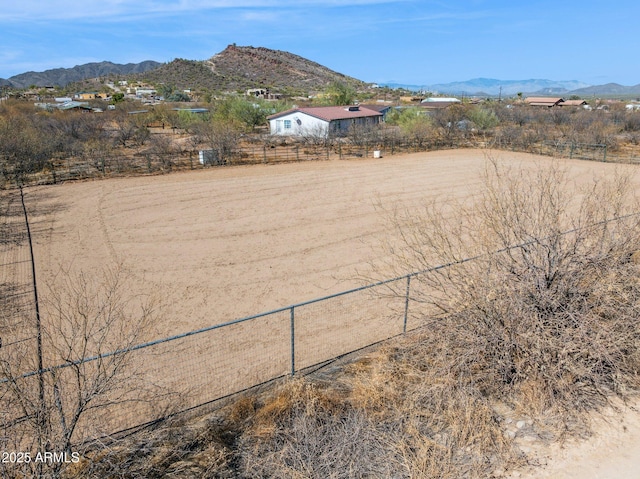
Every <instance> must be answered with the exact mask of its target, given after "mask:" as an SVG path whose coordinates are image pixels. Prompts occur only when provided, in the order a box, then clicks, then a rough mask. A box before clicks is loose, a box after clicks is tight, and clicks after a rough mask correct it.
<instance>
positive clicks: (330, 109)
mask: <svg viewBox="0 0 640 479" xmlns="http://www.w3.org/2000/svg"><path fill="white" fill-rule="evenodd" d="M296 112H298V113H305V114H307V115H309V116H313V117H315V118H319V119H321V120H325V121H333V120H346V119H350V118H364V117H370V116H372V117H375V116H382V113H380V112H378V111H374V110H371V109H369V108H366V107H364V106H354V105H352V106H310V107H306V108H294V109H292V110H287V111H281V112H280V113H276V114H275V115H271V116H268V117H267V120H273V119H276V118H280V117H281V116H285V115H289V114H291V113H296Z"/></svg>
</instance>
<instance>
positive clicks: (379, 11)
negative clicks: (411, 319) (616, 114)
mask: <svg viewBox="0 0 640 479" xmlns="http://www.w3.org/2000/svg"><path fill="white" fill-rule="evenodd" d="M3 3H5V2H3ZM639 19H640V2H638V0H610V1H604V0H602V1H601V0H581V1H578V0H566V1H563V0H555V1H549V0H542V1H535V0H534V1H527V2H520V1H518V0H464V1H460V0H448V1H447V0H434V1H428V0H427V1H415V0H388V1H385V0H345V1H337V0H321V1H315V0H295V1H291V0H279V1H267V0H81V1H80V0H47V1H46V2H43V1H42V0H16V1H10V2H6V3H5V4H4V5H2V8H0V45H1V47H0V77H1V78H9V77H11V76H13V75H16V74H19V73H24V72H26V71H43V70H47V69H50V68H59V67H63V68H68V67H73V66H75V65H80V64H83V63H89V62H96V61H97V62H99V61H105V60H108V61H113V62H115V63H129V62H136V63H137V62H140V61H143V60H155V61H159V62H169V61H171V60H173V59H174V58H187V59H190V60H205V59H208V58H210V57H211V56H213V55H214V54H216V53H218V52H220V51H222V50H224V48H225V47H226V46H227V45H228V44H231V43H236V44H237V45H242V46H246V45H252V46H255V47H258V46H263V47H267V48H273V49H276V50H285V51H289V52H291V53H295V54H297V55H301V56H303V57H305V58H308V59H310V60H313V61H316V62H318V63H321V64H322V65H325V66H327V67H329V68H331V69H332V70H336V71H338V72H341V73H345V74H347V75H350V76H353V77H356V78H358V79H360V80H364V81H367V82H380V83H382V82H388V81H397V82H401V83H407V84H414V85H431V84H436V83H447V82H453V81H464V80H469V79H472V78H478V77H486V78H496V79H500V80H524V79H531V78H538V79H549V80H579V81H583V82H586V83H589V84H603V83H609V82H615V83H621V84H623V85H636V84H640V62H639V61H638V47H639V46H640V32H639V30H640V27H639V26H638V25H639V23H638V21H639Z"/></svg>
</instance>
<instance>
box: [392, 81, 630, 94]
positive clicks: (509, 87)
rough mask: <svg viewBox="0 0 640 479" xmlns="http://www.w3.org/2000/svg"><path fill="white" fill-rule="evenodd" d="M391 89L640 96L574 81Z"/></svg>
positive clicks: (609, 86)
mask: <svg viewBox="0 0 640 479" xmlns="http://www.w3.org/2000/svg"><path fill="white" fill-rule="evenodd" d="M382 85H385V86H389V87H393V88H405V89H407V90H411V91H430V92H433V93H447V94H453V95H476V96H499V95H503V96H513V95H517V94H518V93H522V94H523V95H525V96H527V95H540V96H554V95H555V96H570V95H578V96H593V95H603V96H605V95H620V96H630V95H640V85H635V86H624V85H619V84H617V83H608V84H606V85H589V84H587V83H584V82H580V81H577V80H566V81H554V80H542V79H531V80H496V79H493V78H474V79H472V80H468V81H463V82H452V83H439V84H434V85H406V84H405V85H403V84H399V83H385V84H382Z"/></svg>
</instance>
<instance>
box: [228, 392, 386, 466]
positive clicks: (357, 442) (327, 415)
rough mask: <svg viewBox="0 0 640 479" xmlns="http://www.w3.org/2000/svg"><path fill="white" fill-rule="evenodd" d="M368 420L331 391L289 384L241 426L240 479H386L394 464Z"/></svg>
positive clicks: (377, 429) (371, 422)
mask: <svg viewBox="0 0 640 479" xmlns="http://www.w3.org/2000/svg"><path fill="white" fill-rule="evenodd" d="M372 419H373V418H371V417H369V416H368V415H367V414H366V413H365V412H364V411H363V410H360V409H356V408H353V407H351V406H350V405H349V403H348V402H346V401H344V398H343V397H340V395H339V394H338V393H337V391H335V390H325V389H324V388H322V387H319V386H318V385H313V384H311V383H309V382H307V381H305V380H298V381H294V382H292V383H290V384H289V385H287V386H286V387H284V388H282V389H280V390H279V391H277V392H276V394H274V395H273V396H272V397H271V398H269V400H268V401H267V402H266V403H265V404H263V405H262V407H260V408H259V409H257V411H256V413H255V417H252V418H251V419H250V420H249V421H248V422H247V423H246V427H247V430H246V431H245V433H244V434H243V437H242V441H241V444H240V445H239V449H240V456H241V460H242V463H241V469H242V475H241V477H273V478H290V477H306V478H318V479H320V478H336V479H337V478H357V477H391V476H392V475H393V474H392V472H393V471H394V469H395V470H397V463H396V461H395V460H394V458H393V455H391V454H390V450H389V448H388V447H386V446H387V445H386V442H385V440H384V436H383V435H382V434H381V433H380V430H379V429H380V425H378V424H376V423H375V422H374V421H372ZM394 463H395V464H394ZM394 466H395V467H394Z"/></svg>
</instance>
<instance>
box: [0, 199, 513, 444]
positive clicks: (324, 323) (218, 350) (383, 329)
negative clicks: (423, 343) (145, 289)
mask: <svg viewBox="0 0 640 479" xmlns="http://www.w3.org/2000/svg"><path fill="white" fill-rule="evenodd" d="M2 200H3V201H2V204H1V207H2V217H1V218H0V220H1V221H2V222H3V223H2V236H1V237H0V264H1V265H2V267H1V268H0V288H1V293H2V296H1V298H0V301H1V302H2V303H1V304H0V315H2V316H1V317H0V319H1V320H2V324H1V326H2V336H3V338H2V339H3V344H2V347H0V363H3V364H6V363H7V362H8V361H11V360H13V359H15V358H24V361H23V362H22V363H21V364H18V365H11V366H16V367H14V368H13V369H12V370H13V371H14V372H15V371H19V372H18V373H17V374H12V375H11V376H9V375H7V374H4V377H2V378H0V398H2V399H3V400H4V401H5V402H4V404H3V410H2V411H0V412H2V413H3V421H4V426H3V429H4V432H3V434H4V436H3V437H4V438H5V441H8V440H10V439H11V440H14V441H15V440H18V439H15V438H19V437H20V430H21V429H20V428H21V427H22V426H23V425H24V424H25V423H27V422H28V421H29V420H30V419H32V418H30V417H28V415H25V414H24V412H23V411H22V410H21V409H20V407H19V406H20V404H19V401H14V402H13V403H11V402H10V401H8V400H7V398H10V397H11V388H12V387H14V386H20V390H21V391H27V392H28V394H31V395H32V396H33V397H29V398H28V400H29V401H30V402H32V403H33V402H35V401H37V397H36V396H37V390H38V381H43V382H44V383H45V385H46V388H47V391H49V392H48V393H47V394H48V396H49V397H53V396H55V394H56V391H58V390H64V387H63V386H64V385H65V384H69V385H71V384H73V383H74V381H75V382H77V379H78V374H79V373H82V374H83V375H84V377H85V378H91V377H92V376H95V375H99V374H102V372H101V371H102V370H101V369H100V368H102V367H104V365H105V364H108V363H109V361H111V360H113V359H114V358H126V364H124V363H123V366H122V367H123V368H124V366H126V380H125V381H123V382H122V383H121V385H120V387H119V389H118V390H117V391H113V392H111V393H109V395H107V396H106V397H105V398H103V402H102V403H99V402H98V401H97V400H96V406H99V407H94V408H93V409H89V410H87V411H86V413H85V414H84V415H83V418H82V420H81V422H79V423H78V426H77V427H76V428H75V430H74V431H73V440H74V442H75V443H80V442H85V441H88V440H91V439H94V438H98V437H102V436H108V435H112V434H115V433H118V432H120V431H123V430H128V429H131V428H136V427H139V426H141V425H144V424H148V423H150V422H153V421H156V420H158V419H161V418H163V417H166V416H167V415H172V414H176V413H179V412H181V411H187V410H192V409H194V408H198V407H200V406H203V405H206V404H209V403H212V402H214V401H217V400H219V399H221V398H224V397H227V396H230V395H233V394H235V393H238V392H240V391H243V390H246V389H248V388H251V387H253V386H256V385H260V384H263V383H266V382H269V381H272V380H274V379H277V378H281V377H284V376H287V375H295V374H299V373H304V372H305V371H306V370H308V369H309V368H312V367H314V366H318V365H322V364H323V363H325V362H327V361H331V360H333V359H335V358H337V357H341V356H343V355H346V354H348V353H351V352H353V351H357V350H360V349H362V348H364V347H367V346H370V345H373V344H376V343H379V342H381V341H384V340H387V339H389V338H392V337H395V336H398V335H401V334H403V333H405V332H407V331H411V330H414V329H416V328H418V327H420V326H421V325H422V324H423V323H424V321H425V318H430V317H433V316H434V315H436V314H438V311H436V310H435V309H433V307H432V306H430V304H429V302H425V301H422V300H421V298H425V297H428V296H429V295H430V294H433V292H432V291H430V290H429V289H428V284H429V282H428V281H423V280H422V279H423V278H425V277H427V278H428V277H429V275H433V274H435V273H436V272H439V271H441V270H451V269H452V268H456V267H458V265H459V264H461V263H465V262H469V261H475V260H477V259H478V258H468V259H465V260H461V261H459V262H456V263H454V264H448V265H441V266H437V267H434V268H431V269H428V270H426V271H421V272H416V273H411V274H407V275H404V276H400V277H396V278H392V279H388V280H385V281H381V282H378V283H374V284H369V285H365V286H362V287H360V288H355V289H351V290H347V291H343V292H340V293H337V294H333V295H330V296H325V297H322V298H317V299H314V300H311V301H306V302H302V303H297V304H292V305H288V306H285V307H282V308H279V309H276V310H273V311H268V312H264V313H260V314H256V315H252V316H248V317H244V318H239V319H235V320H232V321H228V322H224V323H221V324H215V325H212V326H210V327H207V328H203V329H199V330H194V331H189V332H187V333H184V334H179V335H175V336H171V337H167V338H162V339H159V340H155V341H151V342H146V343H143V344H138V345H135V346H132V347H128V348H125V349H120V350H114V351H109V352H104V353H100V354H96V355H94V356H88V357H82V358H80V359H79V360H76V361H68V362H65V363H63V364H51V363H45V366H44V368H42V369H38V366H37V360H36V357H35V354H33V352H34V349H35V337H36V331H35V327H34V319H33V318H34V314H35V304H34V290H33V285H32V279H33V278H32V271H31V261H30V256H29V246H28V241H27V235H26V224H25V217H24V215H23V211H22V210H21V205H20V203H19V200H18V196H17V194H16V192H15V191H10V192H5V194H3V196H2ZM518 246H522V245H518ZM514 247H516V246H514ZM5 338H10V339H9V340H5ZM55 401H56V402H61V401H60V399H59V398H57V397H56V398H55ZM60 408H61V409H62V408H64V406H60ZM0 436H2V434H0Z"/></svg>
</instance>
